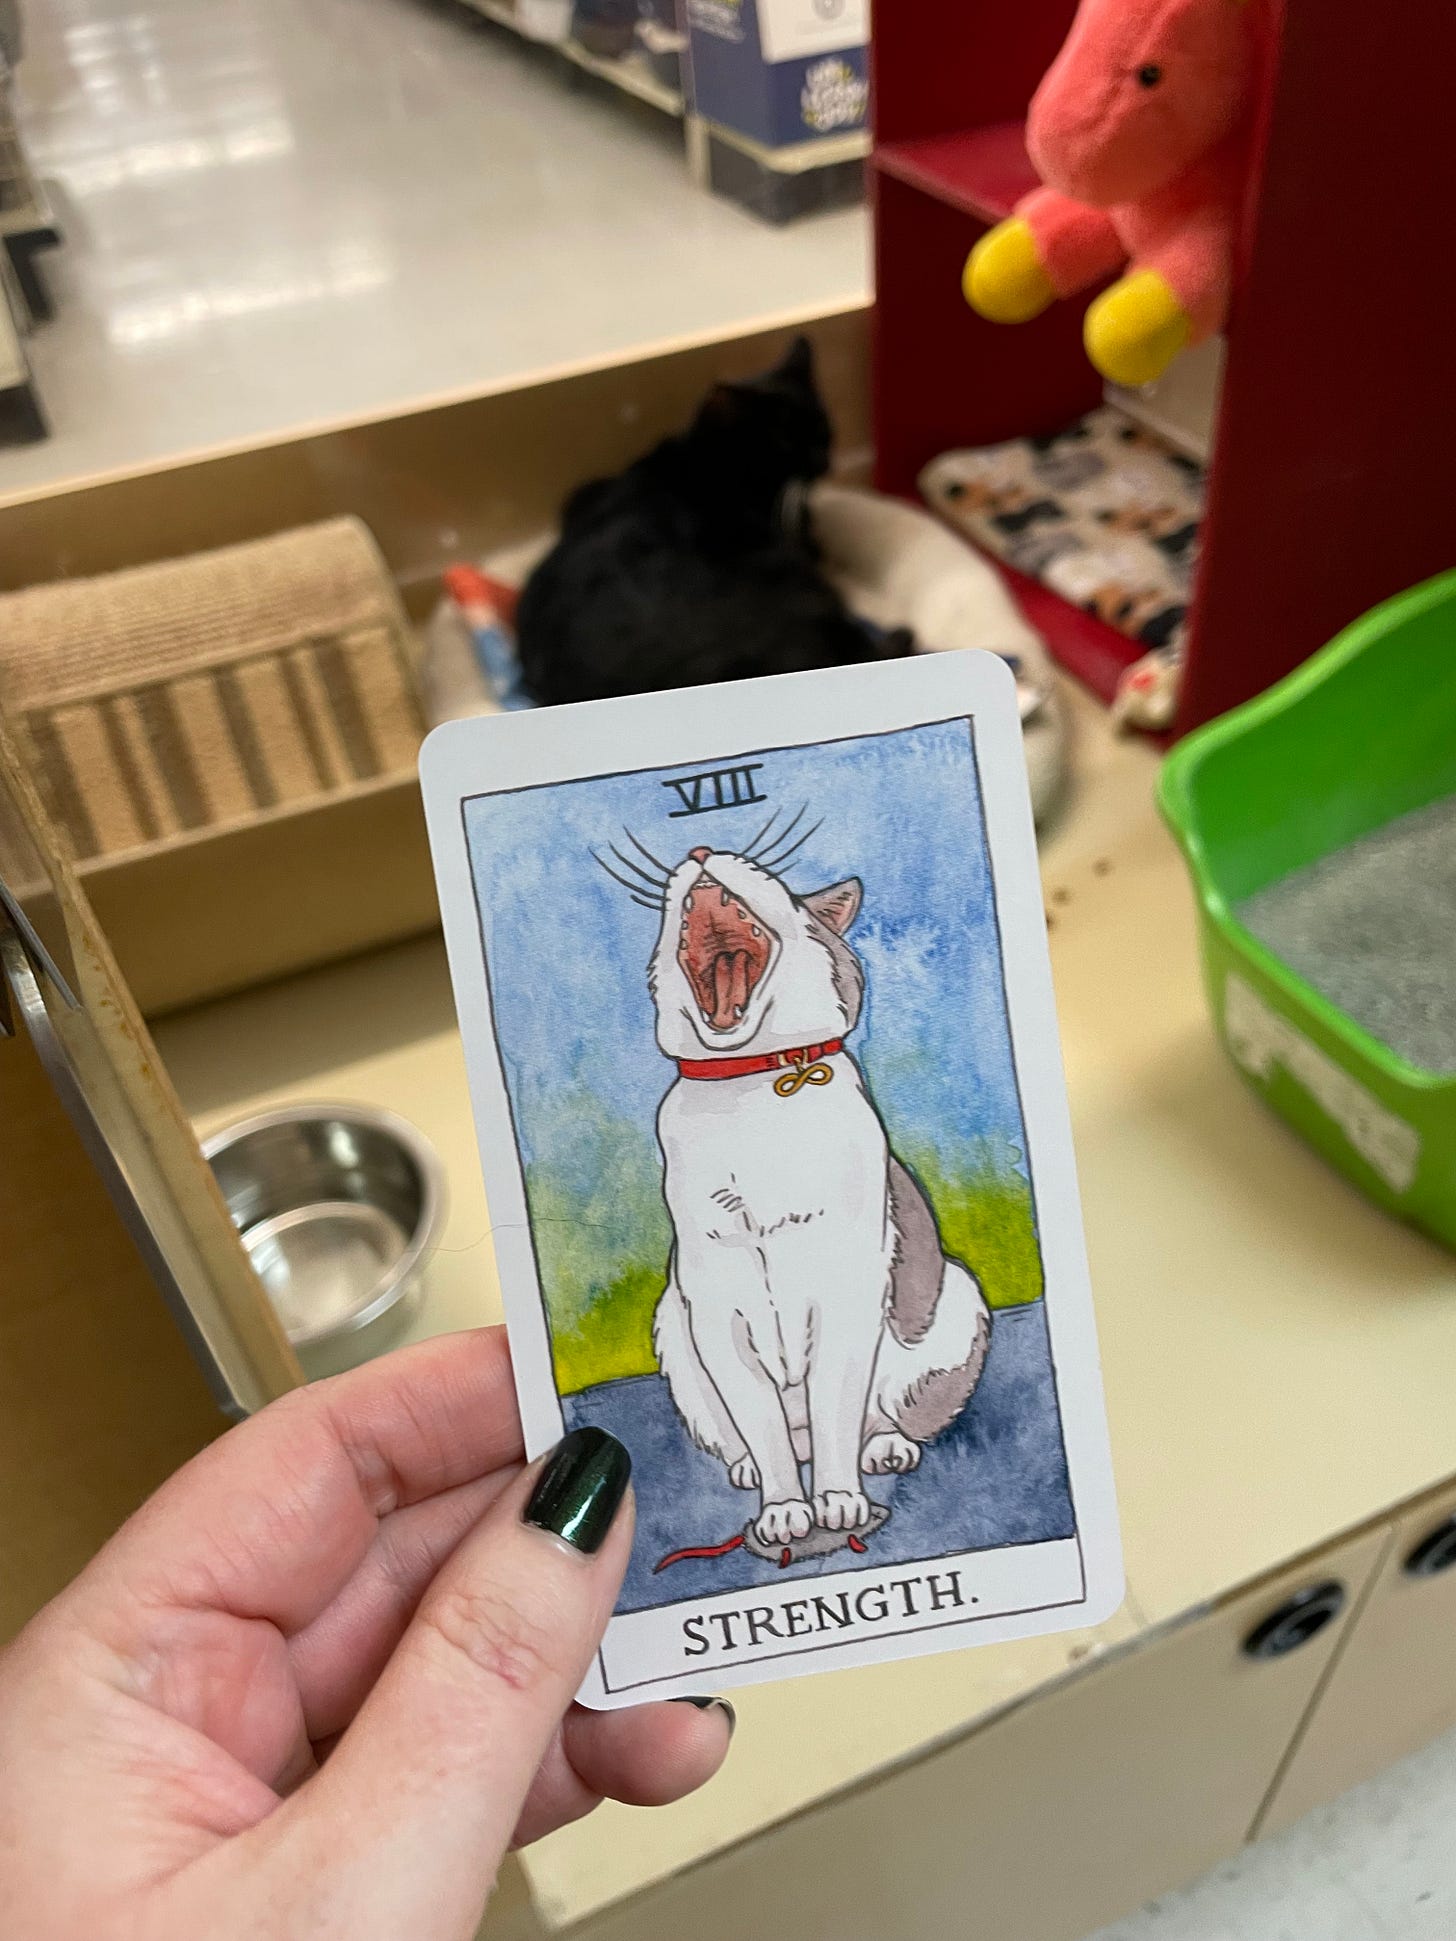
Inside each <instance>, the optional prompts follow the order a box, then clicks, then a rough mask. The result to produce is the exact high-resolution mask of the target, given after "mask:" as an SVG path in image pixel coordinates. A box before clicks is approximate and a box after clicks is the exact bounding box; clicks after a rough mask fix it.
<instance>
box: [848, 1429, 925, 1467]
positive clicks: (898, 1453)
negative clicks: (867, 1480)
mask: <svg viewBox="0 0 1456 1941" xmlns="http://www.w3.org/2000/svg"><path fill="white" fill-rule="evenodd" d="M859 1466H860V1468H861V1469H862V1470H863V1471H864V1473H865V1475H866V1476H891V1475H893V1476H905V1475H908V1474H909V1472H910V1471H911V1470H912V1469H918V1468H919V1467H920V1444H919V1443H918V1442H912V1441H911V1440H910V1438H909V1436H902V1435H901V1434H900V1433H899V1431H898V1430H893V1429H892V1430H890V1431H889V1432H888V1433H887V1434H885V1435H877V1436H871V1437H870V1438H869V1439H868V1441H867V1442H866V1443H865V1446H864V1453H863V1455H862V1456H861V1457H860V1459H859Z"/></svg>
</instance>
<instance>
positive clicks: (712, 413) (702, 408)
mask: <svg viewBox="0 0 1456 1941" xmlns="http://www.w3.org/2000/svg"><path fill="white" fill-rule="evenodd" d="M742 416H743V401H742V399H741V398H740V396H739V394H738V390H737V388H736V387H735V386H734V385H732V384H715V385H714V386H713V388H712V390H711V391H709V393H708V395H707V397H705V398H704V399H703V402H702V403H701V404H700V405H699V406H698V413H697V417H696V418H695V419H694V420H693V425H694V429H695V430H698V431H727V430H728V429H729V428H730V427H732V426H734V425H736V424H737V423H738V421H739V420H740V419H741V418H742Z"/></svg>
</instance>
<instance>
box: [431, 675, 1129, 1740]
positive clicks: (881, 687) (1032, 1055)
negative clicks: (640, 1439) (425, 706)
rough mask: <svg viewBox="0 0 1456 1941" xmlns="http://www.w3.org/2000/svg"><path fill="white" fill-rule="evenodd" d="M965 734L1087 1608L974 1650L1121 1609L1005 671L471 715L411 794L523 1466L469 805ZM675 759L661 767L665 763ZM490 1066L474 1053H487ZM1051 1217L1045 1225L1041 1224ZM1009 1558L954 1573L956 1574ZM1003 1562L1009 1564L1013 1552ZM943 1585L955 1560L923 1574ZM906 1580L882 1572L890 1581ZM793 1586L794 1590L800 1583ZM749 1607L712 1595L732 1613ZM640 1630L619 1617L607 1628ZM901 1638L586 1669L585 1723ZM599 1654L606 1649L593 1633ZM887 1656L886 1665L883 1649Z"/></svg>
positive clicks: (546, 1385) (526, 1383) (536, 1429)
mask: <svg viewBox="0 0 1456 1941" xmlns="http://www.w3.org/2000/svg"><path fill="white" fill-rule="evenodd" d="M955 716H970V717H971V719H972V722H973V724H974V727H975V729H976V731H977V732H976V733H975V736H974V749H975V758H976V764H977V771H978V777H979V782H980V790H981V801H982V808H983V814H984V821H985V830H986V843H987V850H988V854H989V859H990V865H991V871H992V878H993V885H994V896H995V904H996V910H997V916H998V921H999V925H1000V933H1001V955H1002V965H1003V974H1004V982H1005V991H1006V1008H1007V1016H1008V1019H1009V1022H1010V1033H1011V1051H1012V1057H1013V1060H1014V1063H1015V1068H1016V1074H1017V1082H1018V1087H1019V1090H1020V1095H1021V1109H1022V1118H1023V1123H1024V1126H1025V1130H1026V1142H1027V1160H1028V1170H1029V1173H1030V1177H1031V1180H1032V1184H1033V1191H1034V1193H1035V1196H1036V1203H1037V1210H1038V1229H1039V1239H1040V1243H1041V1254H1042V1264H1043V1273H1044V1280H1045V1294H1044V1296H1043V1300H1044V1311H1045V1314H1046V1319H1047V1328H1048V1335H1049V1338H1050V1343H1051V1354H1052V1362H1053V1367H1054V1371H1055V1378H1056V1388H1057V1400H1058V1407H1059V1411H1060V1414H1061V1423H1062V1440H1063V1446H1064V1449H1065V1452H1066V1458H1067V1467H1068V1476H1069V1482H1070V1489H1071V1497H1072V1504H1073V1510H1074V1515H1075V1518H1076V1541H1077V1543H1078V1545H1079V1548H1080V1552H1081V1560H1082V1568H1083V1573H1084V1580H1083V1581H1084V1590H1083V1595H1082V1596H1081V1597H1080V1598H1077V1599H1075V1600H1070V1601H1068V1602H1065V1603H1059V1604H1057V1605H1056V1606H1054V1607H1052V1608H1047V1609H1042V1610H1041V1611H1039V1612H1013V1613H1006V1614H1002V1615H996V1616H987V1617H972V1618H968V1619H967V1620H966V1621H965V1625H964V1627H961V1626H958V1625H957V1626H953V1627H949V1628H954V1629H958V1630H959V1629H962V1628H964V1630H965V1632H966V1636H965V1638H964V1642H965V1643H967V1644H970V1643H977V1644H989V1643H994V1642H997V1641H999V1640H1003V1639H1012V1638H1020V1637H1029V1636H1035V1635H1039V1634H1042V1633H1045V1632H1049V1631H1055V1630H1064V1629H1070V1628H1075V1627H1080V1626H1088V1625H1093V1624H1097V1623H1100V1622H1101V1621H1103V1620H1104V1619H1106V1618H1108V1617H1110V1616H1111V1615H1112V1614H1113V1612H1114V1611H1116V1610H1117V1609H1118V1607H1119V1606H1120V1604H1121V1603H1122V1599H1123V1590H1124V1586H1123V1572H1122V1557H1121V1547H1120V1542H1119V1536H1118V1522H1117V1505H1116V1496H1115V1492H1114V1487H1113V1478H1112V1461H1111V1454H1110V1450H1109V1445H1108V1437H1107V1425H1106V1418H1105V1410H1104V1402H1103V1393H1102V1383H1101V1376H1100V1370H1099V1362H1098V1353H1097V1332H1096V1320H1095V1315H1094V1311H1093V1305H1092V1294H1091V1286H1090V1282H1089V1278H1088V1272H1087V1262H1086V1250H1085V1245H1084V1241H1083V1236H1082V1226H1081V1219H1080V1213H1079V1205H1080V1202H1079V1199H1078V1193H1077V1176H1076V1161H1075V1157H1074V1154H1073V1150H1072V1136H1071V1123H1070V1118H1069V1114H1068V1110H1067V1102H1066V1090H1065V1083H1064V1080H1063V1076H1062V1063H1061V1050H1060V1042H1059V1038H1058V1032H1057V1020H1056V1006H1055V1001H1054V998H1053V993H1052V982H1051V966H1050V961H1049V958H1048V954H1047V945H1046V929H1045V917H1044V913H1043V906H1042V897H1041V884H1040V877H1039V874H1038V870H1037V857H1036V836H1035V831H1034V828H1033V824H1032V816H1031V803H1030V797H1029V794H1028V791H1027V783H1026V770H1025V763H1024V760H1023V757H1022V753H1021V729H1020V722H1019V717H1018V711H1017V703H1016V690H1015V682H1014V680H1013V679H1012V676H1011V673H1010V670H1009V669H1008V668H1007V666H1006V664H1005V662H1004V661H1002V660H1001V659H1000V658H999V657H998V656H996V655H994V654H988V653H982V652H979V651H968V652H963V653H951V654H933V655H923V656H916V657H914V658H909V659H897V660H892V661H881V662H874V663H870V664H868V665H865V666H860V667H848V668H833V669H828V670H824V671H820V672H814V673H806V674H785V675H776V676H772V677H770V678H767V679H763V680H754V681H740V682H736V683H734V684H732V685H729V686H721V687H706V688H687V689H677V690H672V691H669V692H666V693H661V694H649V695H641V696H634V697H631V698H629V699H624V700H614V701H595V702H587V703H584V704H582V705H579V706H574V707H565V708H542V709H539V710H529V711H521V712H517V713H514V714H510V715H503V716H477V717H473V718H471V719H468V720H463V721H451V722H446V723H444V724H442V725H441V726H440V727H438V728H436V729H435V730H434V731H433V732H432V733H431V734H430V735H429V736H428V738H427V739H426V741H425V744H424V746H423V748H422V749H421V753H420V786H421V791H422V794H423V798H424V806H425V818H426V823H427V826H428V830H429V837H430V847H431V851H432V853H433V856H434V864H435V877H436V883H437V887H438V890H439V897H440V909H441V916H442V919H443V923H444V931H445V946H446V953H447V956H448V959H449V964H450V974H451V980H452V982H453V984H454V989H455V1001H456V1008H457V1011H458V1014H459V1020H460V1030H461V1037H462V1040H463V1045H464V1053H465V1063H466V1072H467V1077H468V1081H469V1087H470V1097H471V1104H472V1108H473V1111H474V1115H475V1124H476V1134H477V1139H478V1142H479V1146H480V1154H481V1165H482V1171H483V1173H484V1175H485V1179H486V1182H487V1187H488V1194H489V1204H490V1212H491V1220H492V1229H491V1232H492V1238H493V1241H494V1244H495V1250H496V1260H497V1265H498V1268H499V1273H500V1283H501V1291H502V1297H503V1301H504V1304H505V1311H506V1318H507V1322H508V1325H509V1329H510V1338H511V1352H512V1357H513V1360H514V1364H515V1370H516V1385H517V1392H518V1395H519V1398H520V1405H521V1418H522V1423H523V1426H524V1430H525V1437H526V1447H527V1451H528V1453H529V1454H530V1455H532V1456H535V1455H538V1454H540V1453H542V1452H543V1451H544V1450H546V1449H548V1448H550V1447H551V1446H552V1445H553V1444H554V1443H555V1442H556V1441H557V1440H559V1438H560V1436H561V1434H562V1432H563V1427H564V1418H563V1415H562V1411H561V1404H560V1399H559V1397H558V1396H557V1394H556V1388H555V1383H554V1380H553V1376H552V1365H551V1345H550V1337H549V1333H548V1329H547V1324H546V1316H545V1307H544V1303H543V1301H542V1299H541V1293H540V1287H539V1282H538V1279H537V1272H536V1260H535V1253H534V1249H533V1247H532V1242H531V1234H530V1226H529V1219H528V1212H527V1204H526V1193H525V1181H524V1177H523V1175H522V1170H521V1165H520V1156H519V1153H518V1150H517V1147H516V1142H515V1136H514V1127H513V1124H512V1119H511V1111H510V1104H509V1100H508V1097H507V1094H506V1089H505V1083H504V1078H503V1075H502V1073H501V1070H500V1066H499V1062H498V1057H497V1056H496V1055H494V1047H495V1045H496V1038H495V1031H494V1024H493V1020H492V1015H491V1004H490V992H489V986H488V983H487V977H486V967H485V959H484V954H483V951H482V948H481V940H480V927H479V915H478V910H477V905H476V895H475V885H474V881H473V878H472V874H471V868H470V857H469V852H468V849H467V845H466V837H465V826H464V816H463V804H464V802H465V801H466V800H467V798H469V797H471V796H478V795H493V794H498V793H504V792H506V791H508V790H516V789H522V788H539V787H543V786H549V785H551V784H554V783H559V782H569V781H578V780H582V779H587V778H591V777H595V776H599V775H602V774H607V773H612V774H620V773H624V772H630V771H631V770H634V769H662V768H672V767H679V766H684V765H687V764H690V763H697V762H703V763H709V762H713V763H717V764H718V765H720V766H721V765H722V763H723V762H724V761H730V760H732V759H733V755H734V751H735V750H740V749H742V750H752V749H754V748H768V747H774V748H786V747H798V746H804V745H809V744H813V743H816V742H824V741H832V740H841V739H846V738H849V737H852V736H856V735H872V734H886V733H890V732H893V731H894V730H896V729H903V728H914V727H918V726H922V725H925V724H927V723H929V722H931V721H938V720H944V719H947V718H949V717H955ZM667 750H670V751H671V752H670V753H668V752H666V751H667ZM488 1047H489V1048H490V1050H489V1051H487V1048H488ZM1049 1212H1050V1217H1048V1213H1049ZM1007 1554H1008V1552H1006V1551H998V1552H985V1551H980V1552H976V1551H972V1552H968V1553H966V1554H965V1559H964V1561H965V1564H966V1567H967V1568H972V1567H974V1566H975V1565H976V1563H977V1562H978V1561H982V1562H983V1561H984V1560H985V1559H987V1558H988V1557H1002V1556H1005V1555H1007ZM1010 1554H1014V1547H1013V1550H1012V1552H1011V1553H1010ZM934 1561H935V1563H936V1564H938V1565H939V1566H940V1567H941V1568H943V1569H950V1568H954V1567H955V1566H956V1564H957V1561H958V1560H957V1559H956V1558H954V1557H951V1558H940V1559H936V1560H934ZM909 1568H911V1565H910V1563H908V1562H907V1563H906V1564H904V1565H896V1566H890V1567H889V1568H888V1569H887V1572H886V1573H885V1574H886V1575H888V1574H889V1571H890V1570H898V1571H904V1570H906V1569H909ZM798 1581H799V1580H795V1582H796V1584H797V1582H798ZM864 1581H865V1573H864V1571H863V1569H857V1570H854V1571H848V1572H844V1573H842V1574H840V1575H837V1576H826V1577H816V1578H813V1579H805V1580H803V1582H804V1583H805V1584H812V1586H813V1588H814V1590H815V1591H817V1592H818V1593H819V1594H820V1595H821V1596H823V1595H830V1594H833V1593H835V1592H836V1591H837V1590H838V1589H840V1588H845V1587H848V1586H855V1585H861V1584H863V1583H864ZM754 1595H755V1593H752V1592H745V1593H737V1592H719V1593H715V1594H714V1596H713V1597H711V1598H705V1599H704V1600H703V1605H704V1608H707V1607H708V1606H709V1605H711V1604H714V1603H718V1602H721V1601H722V1600H724V1599H738V1600H739V1601H747V1600H749V1599H751V1598H752V1597H753V1596H754ZM649 1615H652V1613H648V1612H633V1613H627V1614H625V1615H624V1616H623V1617H618V1618H614V1619H613V1620H612V1628H613V1629H615V1627H617V1626H619V1625H623V1624H630V1622H631V1621H632V1619H633V1618H634V1617H639V1618H640V1617H645V1616H649ZM946 1628H947V1627H938V1628H937V1629H936V1630H935V1631H934V1632H929V1631H923V1630H921V1631H917V1630H913V1629H912V1630H906V1631H899V1632H896V1633H894V1634H893V1636H892V1637H887V1638H882V1639H865V1640H863V1641H861V1642H856V1643H853V1644H849V1643H846V1644H831V1645H826V1646H818V1647H811V1648H806V1649H805V1650H803V1651H801V1652H797V1653H793V1654H789V1655H788V1656H786V1657H785V1658H783V1659H776V1660H774V1661H772V1662H771V1663H764V1664H762V1665H761V1666H759V1665H756V1664H755V1663H754V1662H753V1661H752V1660H750V1661H748V1662H746V1663H743V1662H740V1663H739V1664H736V1665H728V1664H716V1665H714V1666H712V1667H711V1669H710V1668H709V1667H708V1666H707V1665H705V1664H704V1662H703V1660H702V1659H701V1658H694V1659H692V1660H691V1661H690V1662H689V1664H688V1666H687V1669H686V1670H685V1671H684V1672H682V1673H681V1674H678V1675H672V1674H664V1676H663V1677H662V1678H661V1679H660V1680H656V1681H654V1682H652V1683H651V1684H648V1685H643V1684H640V1683H639V1684H635V1685H633V1686H632V1687H630V1688H629V1689H626V1690H618V1691H613V1690H611V1689H609V1688H608V1687H607V1685H606V1681H605V1667H604V1665H603V1662H602V1660H601V1659H600V1658H598V1660H597V1662H596V1664H595V1665H594V1667H593V1670H592V1672H591V1674H590V1675H589V1677H588V1680H587V1683H586V1684H585V1685H584V1686H583V1688H582V1691H581V1694H580V1696H581V1698H582V1700H583V1702H584V1703H586V1704H588V1705H593V1706H596V1707H599V1708H612V1707H616V1706H619V1705H627V1704H636V1703H640V1702H642V1701H643V1700H644V1699H648V1698H653V1699H656V1698H671V1697H676V1696H686V1695H690V1694H697V1693H698V1692H700V1691H701V1689H702V1684H703V1679H704V1676H705V1673H706V1675H708V1676H709V1677H711V1679H712V1680H713V1682H714V1684H715V1687H717V1688H722V1687H730V1686H736V1685H741V1684H749V1683H760V1682H767V1681H768V1680H770V1679H774V1678H781V1677H792V1676H798V1675H801V1674H803V1673H806V1672H809V1671H811V1670H819V1669H830V1668H832V1667H834V1666H848V1665H852V1664H869V1663H876V1662H879V1661H881V1660H883V1659H887V1658H899V1657H907V1656H915V1655H920V1654H921V1653H923V1652H928V1651H933V1650H941V1649H945V1648H947V1647H946V1643H945V1637H944V1632H945V1629H946ZM608 1635H609V1637H610V1636H611V1631H610V1630H609V1633H608ZM886 1647H890V1648H886Z"/></svg>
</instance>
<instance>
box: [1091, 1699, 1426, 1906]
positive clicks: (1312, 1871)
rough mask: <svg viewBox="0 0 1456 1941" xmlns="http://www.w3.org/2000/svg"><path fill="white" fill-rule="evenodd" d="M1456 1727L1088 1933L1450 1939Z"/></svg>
mask: <svg viewBox="0 0 1456 1941" xmlns="http://www.w3.org/2000/svg"><path fill="white" fill-rule="evenodd" d="M1453 1934H1456V1733H1452V1734H1450V1735H1449V1736H1448V1737H1446V1738H1444V1739H1438V1740H1437V1741H1436V1743H1435V1744H1434V1745H1433V1746H1429V1747H1428V1748H1427V1749H1426V1750H1425V1751H1424V1752H1421V1753H1417V1754H1416V1756H1415V1757H1414V1758H1412V1759H1407V1760H1406V1761H1404V1763H1403V1764H1401V1765H1399V1766H1394V1767H1392V1768H1391V1770H1390V1771H1389V1772H1387V1773H1382V1774H1381V1776H1380V1777H1379V1778H1378V1779H1373V1780H1371V1781H1370V1782H1369V1784H1368V1785H1365V1786H1360V1787H1357V1788H1356V1790H1355V1791H1354V1792H1353V1793H1347V1794H1346V1795H1345V1797H1344V1798H1343V1799H1341V1800H1337V1801H1336V1802H1335V1803H1334V1805H1333V1806H1327V1807H1324V1808H1322V1809H1321V1810H1320V1811H1319V1812H1317V1813H1311V1814H1310V1815H1309V1817H1308V1818H1307V1819H1304V1820H1301V1821H1300V1822H1299V1824H1298V1825H1297V1826H1294V1827H1291V1828H1290V1830H1289V1831H1288V1832H1287V1833H1285V1834H1282V1835H1281V1836H1280V1837H1279V1838H1278V1839H1277V1840H1267V1841H1264V1842H1262V1843H1261V1844H1260V1845H1258V1846H1255V1847H1250V1848H1249V1849H1248V1850H1247V1851H1246V1852H1244V1853H1242V1854H1240V1855H1239V1856H1238V1858H1237V1859H1235V1860H1231V1861H1229V1862H1228V1864H1227V1865H1226V1866H1223V1867H1218V1868H1216V1869H1215V1870H1214V1871H1213V1872H1212V1873H1211V1874H1209V1875H1207V1876H1206V1877H1205V1878H1204V1879H1203V1880H1201V1881H1198V1882H1197V1883H1196V1884H1195V1885H1194V1886H1192V1887H1189V1888H1187V1889H1185V1890H1184V1891H1183V1892H1182V1893H1178V1894H1170V1895H1168V1896H1167V1898H1166V1899H1164V1900H1162V1901H1155V1902H1154V1903H1153V1904H1152V1905H1151V1906H1150V1907H1146V1908H1144V1909H1143V1910H1142V1912H1141V1913H1140V1914H1135V1915H1133V1916H1132V1917H1131V1919H1129V1920H1126V1921H1119V1922H1118V1923H1117V1924H1116V1925H1115V1926H1113V1927H1110V1928H1104V1929H1103V1930H1102V1931H1101V1932H1100V1933H1099V1934H1097V1935H1094V1936H1091V1937H1089V1941H1451V1936H1452V1935H1453Z"/></svg>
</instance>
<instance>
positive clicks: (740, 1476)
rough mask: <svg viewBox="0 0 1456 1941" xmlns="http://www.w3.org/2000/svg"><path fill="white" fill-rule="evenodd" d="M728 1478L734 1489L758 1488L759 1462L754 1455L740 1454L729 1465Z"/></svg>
mask: <svg viewBox="0 0 1456 1941" xmlns="http://www.w3.org/2000/svg"><path fill="white" fill-rule="evenodd" d="M728 1480H729V1482H730V1483H731V1484H732V1485H733V1487H734V1489H757V1488H758V1464H757V1463H756V1462H755V1461H754V1460H753V1458H752V1456H740V1457H739V1458H738V1460H737V1462H735V1463H730V1464H729V1465H728Z"/></svg>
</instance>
